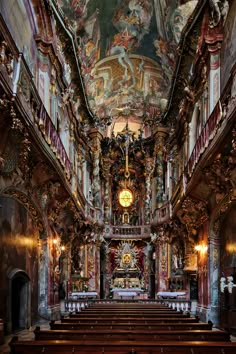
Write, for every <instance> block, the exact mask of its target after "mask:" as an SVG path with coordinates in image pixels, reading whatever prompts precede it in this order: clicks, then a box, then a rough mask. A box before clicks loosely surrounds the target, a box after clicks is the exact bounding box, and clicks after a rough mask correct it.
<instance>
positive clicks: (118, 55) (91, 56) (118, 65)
mask: <svg viewBox="0 0 236 354" xmlns="http://www.w3.org/2000/svg"><path fill="white" fill-rule="evenodd" d="M58 4H59V5H60V7H61V9H62V11H63V12H64V14H65V16H66V17H67V18H68V20H69V21H70V24H71V26H72V29H73V31H74V34H75V38H76V43H77V53H78V58H79V60H80V63H81V69H82V76H83V79H84V83H85V87H86V93H87V97H88V102H89V105H90V108H91V110H92V112H93V113H94V115H95V117H96V121H97V122H98V124H101V125H104V127H105V129H106V131H107V135H108V136H109V135H111V134H112V133H115V134H117V132H118V126H120V128H121V129H122V127H124V124H126V122H129V124H130V123H131V121H132V122H134V121H135V134H136V137H138V134H139V133H140V130H142V134H143V137H146V136H148V135H149V134H150V129H147V128H146V127H147V126H148V127H151V126H152V124H153V123H155V122H156V121H157V120H158V117H160V116H161V115H162V113H163V112H164V111H165V108H166V104H167V99H168V93H169V89H170V83H171V78H172V74H173V71H174V68H175V51H176V48H177V45H178V42H179V40H180V35H181V32H182V29H183V27H184V25H185V24H186V21H187V19H188V18H189V16H190V14H191V13H192V11H193V9H194V7H195V6H196V4H197V1H183V0H182V1H181V0H172V1H170V0H160V1H157V0H109V1H106V0H58ZM122 121H123V124H122ZM118 122H119V124H118ZM111 127H112V128H111ZM115 127H116V129H115V132H114V131H113V128H115ZM138 132H139V133H138Z"/></svg>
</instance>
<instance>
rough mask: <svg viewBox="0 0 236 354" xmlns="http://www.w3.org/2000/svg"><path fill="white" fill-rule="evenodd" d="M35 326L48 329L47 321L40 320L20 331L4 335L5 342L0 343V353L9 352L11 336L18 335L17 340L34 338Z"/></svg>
mask: <svg viewBox="0 0 236 354" xmlns="http://www.w3.org/2000/svg"><path fill="white" fill-rule="evenodd" d="M36 326H40V328H41V329H50V327H49V322H45V321H42V322H39V323H37V324H36V325H35V326H32V327H31V328H30V329H24V330H22V331H19V332H15V333H14V334H11V335H9V336H7V337H5V343H4V344H3V345H0V353H1V354H6V353H10V347H9V342H10V341H11V339H12V337H13V336H18V338H19V340H34V330H35V327H36Z"/></svg>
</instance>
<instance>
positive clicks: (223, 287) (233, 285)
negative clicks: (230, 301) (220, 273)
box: [220, 275, 236, 294]
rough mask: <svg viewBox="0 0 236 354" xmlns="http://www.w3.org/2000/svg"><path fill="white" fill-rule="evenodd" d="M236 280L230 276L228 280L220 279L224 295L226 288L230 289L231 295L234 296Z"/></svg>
mask: <svg viewBox="0 0 236 354" xmlns="http://www.w3.org/2000/svg"><path fill="white" fill-rule="evenodd" d="M226 279H227V282H228V283H227V284H226ZM233 280H234V278H233V277H232V275H230V276H228V277H227V278H225V277H221V278H220V291H221V292H222V293H223V292H224V290H225V288H228V292H229V294H232V292H233V288H234V287H236V284H234V281H233Z"/></svg>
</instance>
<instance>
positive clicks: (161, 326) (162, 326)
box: [49, 321, 213, 331]
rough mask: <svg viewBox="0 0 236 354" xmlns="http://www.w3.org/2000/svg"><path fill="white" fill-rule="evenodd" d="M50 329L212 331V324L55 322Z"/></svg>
mask: <svg viewBox="0 0 236 354" xmlns="http://www.w3.org/2000/svg"><path fill="white" fill-rule="evenodd" d="M49 325H50V328H51V329H61V330H62V329H65V330H72V329H96V330H98V329H104V330H105V329H125V330H130V329H132V330H135V329H137V330H138V329H139V330H145V329H146V330H147V329H149V330H159V331H161V330H169V331H172V330H197V329H198V330H207V329H208V330H210V329H212V325H213V323H212V322H211V321H209V322H208V323H199V322H196V323H194V322H189V323H186V322H185V323H175V322H166V321H164V323H153V324H150V323H149V324H146V323H145V322H141V323H137V322H133V323H132V324H128V323H127V322H125V323H118V322H115V323H113V324H107V323H106V324H105V323H103V322H101V323H92V324H91V323H90V324H89V323H78V322H70V323H68V322H67V323H66V322H61V323H56V322H55V321H51V322H50V323H49Z"/></svg>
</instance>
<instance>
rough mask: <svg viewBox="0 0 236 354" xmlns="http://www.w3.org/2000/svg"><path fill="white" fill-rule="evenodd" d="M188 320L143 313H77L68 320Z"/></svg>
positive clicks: (188, 316)
mask: <svg viewBox="0 0 236 354" xmlns="http://www.w3.org/2000/svg"><path fill="white" fill-rule="evenodd" d="M170 317H171V318H190V314H189V313H187V314H181V313H178V312H176V313H173V314H169V313H164V314H156V313H150V314H143V313H137V312H136V314H130V313H129V314H127V315H124V314H123V313H115V314H114V313H109V314H107V313H104V314H102V313H101V314H96V313H94V314H88V313H77V314H74V313H73V314H70V316H69V318H70V319H71V318H73V319H76V320H77V319H83V318H86V319H90V318H91V319H99V318H104V319H125V318H126V319H131V318H133V319H136V318H140V319H146V320H148V319H149V318H150V319H151V318H170ZM65 318H68V317H63V316H62V317H61V319H62V320H63V319H65Z"/></svg>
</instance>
